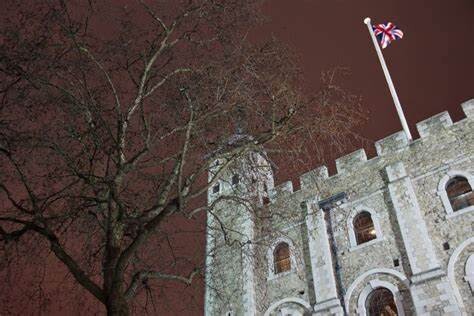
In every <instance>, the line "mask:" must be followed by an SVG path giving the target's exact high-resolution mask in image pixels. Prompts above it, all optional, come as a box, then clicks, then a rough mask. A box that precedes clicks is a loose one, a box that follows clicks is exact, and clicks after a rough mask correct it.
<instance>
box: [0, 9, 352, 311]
mask: <svg viewBox="0 0 474 316" xmlns="http://www.w3.org/2000/svg"><path fill="white" fill-rule="evenodd" d="M8 2H9V3H8V5H9V8H10V10H11V14H9V15H8V16H6V17H3V18H2V30H1V33H2V34H1V36H2V41H1V43H0V73H1V75H0V76H1V87H0V91H1V108H0V113H1V116H0V117H1V118H0V128H1V130H0V196H1V210H0V243H1V245H2V248H1V253H2V258H4V261H5V262H3V263H2V266H1V267H2V268H5V267H6V266H7V265H8V263H10V264H11V262H12V261H11V260H14V258H15V256H20V257H21V256H31V255H32V252H27V253H25V251H24V250H22V249H27V247H30V248H28V249H50V251H51V252H52V253H53V254H54V256H55V257H56V258H57V259H58V260H59V261H60V262H61V263H62V264H63V265H64V266H65V267H66V268H67V270H68V272H69V273H70V274H71V275H72V276H73V278H74V280H75V282H77V284H78V285H79V286H80V287H82V288H83V289H85V290H86V291H87V292H89V293H90V294H91V295H92V296H93V297H94V298H95V299H96V300H97V301H99V302H100V303H102V304H103V305H104V306H105V308H106V310H107V313H108V314H109V315H128V314H129V313H130V310H131V306H132V305H133V302H134V300H135V298H136V297H137V295H138V294H139V293H140V292H143V291H144V290H146V289H148V288H149V285H150V284H151V283H152V282H154V281H153V280H161V281H160V283H158V284H160V286H162V285H163V281H169V282H180V283H183V284H191V282H193V281H194V280H195V279H196V278H198V277H199V276H200V275H201V274H202V268H201V267H200V265H199V264H200V262H195V261H193V260H191V258H185V257H177V256H175V255H174V254H173V249H172V247H169V248H166V247H160V248H159V251H154V252H153V255H150V249H154V248H156V247H157V246H156V245H157V244H164V243H166V242H167V240H169V238H170V236H168V235H167V233H166V227H169V223H170V222H171V223H180V220H182V219H184V220H187V219H190V218H191V219H192V218H199V217H200V218H201V219H202V216H203V215H204V213H205V210H206V209H207V208H206V207H203V205H204V204H205V197H206V194H207V190H208V189H209V188H210V187H211V186H213V185H214V183H215V181H216V180H217V179H218V178H219V176H220V175H222V174H223V173H224V172H226V170H227V169H228V168H229V167H230V166H231V165H232V163H233V162H235V161H236V160H237V159H239V158H241V157H245V155H246V154H247V153H249V152H250V151H252V150H257V149H261V148H265V149H267V150H268V152H269V153H270V155H278V154H281V153H284V154H285V155H287V154H288V153H294V154H297V155H301V153H302V150H303V149H304V148H305V147H308V144H307V142H308V141H311V143H320V142H326V143H327V142H329V143H330V144H333V145H335V146H339V145H340V142H341V141H345V140H347V139H349V138H348V137H349V136H351V135H353V132H352V131H353V127H354V126H357V124H358V123H360V121H361V116H360V104H359V100H358V99H357V98H355V97H354V96H352V95H350V94H347V93H346V92H344V90H341V89H340V88H339V87H338V86H337V85H336V84H335V81H334V73H328V74H326V76H325V83H326V85H325V86H324V89H323V91H321V92H320V93H318V94H316V96H315V97H314V98H308V97H305V95H304V94H303V93H302V92H301V91H300V89H298V88H297V86H298V85H299V84H300V83H301V78H300V71H299V69H298V67H297V62H296V61H295V56H294V55H292V54H291V53H290V50H289V49H288V48H287V47H285V46H284V45H282V44H280V43H278V42H277V41H276V40H274V39H271V40H269V41H267V42H264V43H258V44H255V43H251V42H250V41H249V40H247V36H246V34H247V33H248V32H249V31H251V30H252V28H253V27H254V26H255V25H257V24H258V23H259V22H260V21H261V16H260V14H259V1H254V0H243V1H242V0H225V1H209V0H189V1H184V0H183V1H145V0H143V1H142V0H139V1H136V2H131V3H130V4H129V5H127V6H125V7H117V6H116V5H114V3H113V1H111V2H107V1H105V2H103V1H100V2H97V3H96V2H95V1H88V2H82V1H76V2H65V1H44V2H38V3H33V4H28V5H26V4H24V3H23V2H17V1H13V0H11V1H8ZM236 129H237V131H236ZM242 129H244V130H245V134H246V135H251V137H241V138H239V140H238V141H229V139H233V138H232V137H235V135H236V134H239V133H242ZM233 135H234V136H233ZM234 139H235V138H234ZM305 142H306V143H305ZM309 147H311V146H309ZM224 156H225V157H226V163H225V164H223V165H222V166H220V169H219V171H218V172H216V174H215V176H214V177H212V178H211V179H210V181H208V178H207V172H208V169H209V166H210V164H211V163H212V162H214V161H215V160H216V159H218V158H220V157H224ZM300 157H301V156H300ZM196 223H197V224H200V225H203V224H202V220H201V221H197V222H196ZM179 229H180V228H179V227H177V228H176V230H179ZM204 229H205V227H204V226H201V230H204ZM12 258H13V259H12ZM5 286H6V285H4V284H2V287H4V288H3V290H5ZM158 293H159V291H158Z"/></svg>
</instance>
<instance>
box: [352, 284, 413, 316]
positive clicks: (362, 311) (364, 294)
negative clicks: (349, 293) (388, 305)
mask: <svg viewBox="0 0 474 316" xmlns="http://www.w3.org/2000/svg"><path fill="white" fill-rule="evenodd" d="M379 288H385V289H387V290H389V291H390V292H391V293H392V295H393V298H394V300H395V305H396V306H397V311H398V315H400V316H405V311H404V309H403V304H402V299H401V295H400V291H399V290H398V287H397V286H395V285H393V284H392V283H390V282H387V281H382V280H379V279H374V280H370V281H369V283H368V284H367V285H366V287H365V288H364V289H363V290H362V291H361V292H360V294H359V298H358V300H357V313H358V314H359V315H361V316H365V315H367V311H366V307H365V305H366V302H367V298H368V297H369V295H370V293H372V292H373V291H374V290H376V289H379Z"/></svg>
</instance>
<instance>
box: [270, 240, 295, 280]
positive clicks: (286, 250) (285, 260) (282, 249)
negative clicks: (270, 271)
mask: <svg viewBox="0 0 474 316" xmlns="http://www.w3.org/2000/svg"><path fill="white" fill-rule="evenodd" d="M273 264H274V269H275V274H277V273H281V272H285V271H289V270H291V256H290V246H288V244H287V243H286V242H282V243H279V244H278V246H276V247H275V250H274V252H273Z"/></svg>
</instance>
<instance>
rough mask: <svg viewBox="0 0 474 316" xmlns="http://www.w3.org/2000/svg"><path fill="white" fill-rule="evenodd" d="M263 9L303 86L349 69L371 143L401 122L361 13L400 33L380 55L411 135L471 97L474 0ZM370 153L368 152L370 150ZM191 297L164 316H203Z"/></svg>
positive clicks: (339, 1)
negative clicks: (296, 61)
mask: <svg viewBox="0 0 474 316" xmlns="http://www.w3.org/2000/svg"><path fill="white" fill-rule="evenodd" d="M265 12H266V13H267V14H268V15H269V17H270V19H271V21H270V22H269V23H268V24H267V25H266V26H264V27H263V33H266V34H274V35H276V37H278V38H280V39H281V40H283V41H284V42H286V43H287V44H289V45H290V46H292V47H293V48H294V49H295V50H296V52H297V53H298V54H299V55H300V57H301V68H302V69H303V71H304V73H305V77H306V81H307V87H306V88H307V89H314V90H317V88H318V86H319V77H320V73H321V71H322V70H325V69H328V68H331V67H334V66H347V67H349V68H350V69H351V71H352V75H351V77H350V78H349V80H348V81H347V85H348V88H349V89H350V90H352V91H353V92H355V93H357V94H360V95H361V96H362V97H363V100H364V104H365V105H366V107H367V108H368V110H369V111H370V114H369V122H368V123H367V125H366V126H364V128H363V129H362V130H361V133H362V134H363V136H365V137H367V138H369V139H370V140H372V141H375V140H377V139H380V138H383V137H385V136H388V135H390V134H392V133H394V132H396V131H399V130H401V125H400V123H399V120H398V117H397V115H396V112H395V108H394V106H393V103H392V100H391V97H390V93H389V91H388V88H387V85H386V83H385V79H384V77H383V73H382V70H381V68H380V65H379V61H378V59H377V56H376V53H375V50H374V47H373V45H372V43H371V40H370V38H369V34H368V32H367V28H366V26H365V24H363V22H362V21H363V19H364V18H365V17H366V16H370V17H371V18H372V20H373V21H374V22H386V21H392V22H394V23H395V24H397V25H398V26H399V27H400V28H401V29H402V30H403V31H404V32H405V37H404V38H403V39H402V40H400V41H396V42H394V43H392V44H391V45H390V46H389V47H388V48H387V49H385V50H384V54H385V57H386V60H387V63H388V66H389V69H390V71H391V74H392V78H393V81H394V83H395V85H396V88H397V90H398V94H399V97H400V101H401V103H402V105H403V107H404V110H405V112H406V115H407V119H408V122H409V125H410V127H411V129H412V133H413V134H414V135H416V137H417V133H416V130H415V123H416V122H418V121H421V120H423V119H425V118H427V117H429V116H431V115H433V114H436V113H439V112H441V111H444V110H448V111H449V112H450V113H451V115H452V117H453V118H454V119H456V120H457V119H459V118H461V117H462V114H461V110H460V106H459V104H460V103H461V102H463V101H466V100H468V99H470V98H474V57H473V56H474V40H473V38H474V36H473V35H472V34H473V33H474V1H473V0H448V1H446V0H384V1H374V0H372V1H369V0H268V1H267V3H266V4H265ZM353 149H355V148H353ZM367 149H368V151H369V154H370V153H372V154H373V151H374V150H373V147H370V148H367ZM332 158H333V159H335V158H337V156H335V157H332ZM314 167H316V166H314ZM302 171H304V170H302ZM282 180H284V179H279V180H278V181H279V182H281V181H282ZM192 246H196V247H202V245H192ZM58 290H61V289H58ZM62 290H64V288H63V289H62ZM171 292H173V293H174V292H175V291H171ZM186 292H188V291H186ZM183 293H184V292H179V293H176V294H177V296H179V295H180V294H183ZM188 294H189V293H185V295H188ZM194 294H195V295H196V297H195V301H196V303H195V304H192V306H191V310H187V311H185V312H183V311H182V310H181V308H182V307H183V306H175V307H176V312H173V311H172V310H169V311H166V312H164V313H162V315H196V314H202V303H203V301H202V299H203V297H202V292H201V291H196V293H194ZM180 299H181V298H179V297H177V298H176V299H175V300H174V301H179V300H180ZM54 305H55V309H57V310H61V308H62V307H61V306H59V307H58V306H56V305H58V304H54ZM172 309H173V308H172ZM52 314H58V315H60V314H61V313H60V312H57V313H54V312H53V313H52Z"/></svg>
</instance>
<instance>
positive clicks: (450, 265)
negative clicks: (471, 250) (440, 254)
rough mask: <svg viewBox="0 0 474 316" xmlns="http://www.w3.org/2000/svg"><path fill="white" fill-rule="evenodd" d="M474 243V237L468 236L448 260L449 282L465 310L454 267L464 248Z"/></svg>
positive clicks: (461, 307)
mask: <svg viewBox="0 0 474 316" xmlns="http://www.w3.org/2000/svg"><path fill="white" fill-rule="evenodd" d="M472 243H474V237H471V238H468V239H466V240H465V241H463V242H462V243H461V244H460V245H459V246H457V247H456V249H454V252H453V254H452V255H451V257H449V261H448V280H449V283H450V284H451V288H452V289H453V292H454V297H455V298H456V302H457V303H458V305H459V308H460V309H461V310H464V309H465V307H464V301H463V299H462V296H461V292H460V291H459V287H458V285H457V283H456V273H455V270H454V268H455V265H456V262H457V261H458V259H459V256H460V255H461V253H462V252H463V250H464V249H466V248H467V247H468V246H469V245H470V244H472ZM471 257H472V255H471V256H470V257H469V259H470V258H471ZM466 268H467V264H466ZM466 270H467V269H466Z"/></svg>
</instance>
